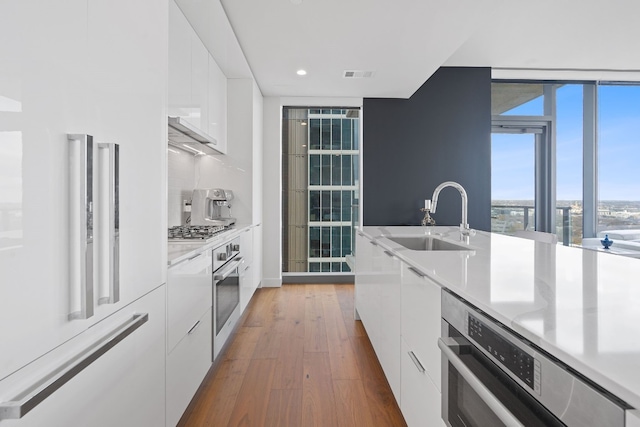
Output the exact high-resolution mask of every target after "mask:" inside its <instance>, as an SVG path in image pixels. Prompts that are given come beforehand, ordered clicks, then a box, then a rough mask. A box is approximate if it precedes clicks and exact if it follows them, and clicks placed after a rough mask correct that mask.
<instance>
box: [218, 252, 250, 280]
mask: <svg viewBox="0 0 640 427" xmlns="http://www.w3.org/2000/svg"><path fill="white" fill-rule="evenodd" d="M243 262H244V259H243V258H242V257H238V258H236V259H235V260H234V261H232V262H231V264H229V267H227V268H225V269H224V271H221V272H219V273H214V275H213V280H224V279H226V278H227V277H229V276H230V275H231V273H233V271H234V270H235V269H236V268H238V267H239V266H240V264H242V263H243Z"/></svg>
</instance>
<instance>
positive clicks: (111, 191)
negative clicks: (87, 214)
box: [97, 143, 120, 304]
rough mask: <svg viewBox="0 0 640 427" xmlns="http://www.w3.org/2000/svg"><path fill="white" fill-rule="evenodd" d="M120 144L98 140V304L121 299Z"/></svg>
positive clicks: (111, 302) (115, 301) (112, 302)
mask: <svg viewBox="0 0 640 427" xmlns="http://www.w3.org/2000/svg"><path fill="white" fill-rule="evenodd" d="M119 171H120V148H119V146H118V144H112V143H99V144H98V173H99V175H98V176H99V178H98V181H99V182H98V187H99V191H98V197H99V200H98V202H99V205H98V209H97V213H98V218H97V219H98V221H97V226H98V234H97V240H98V241H97V243H98V246H97V247H98V255H99V256H98V259H99V264H98V265H99V277H100V282H99V283H100V284H101V286H100V288H101V297H100V298H99V299H98V303H99V304H115V303H117V302H118V301H120V218H119V216H120V206H119V204H120V194H119V191H120V190H119V188H120V182H119V181H120V178H119Z"/></svg>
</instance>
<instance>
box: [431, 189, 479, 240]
mask: <svg viewBox="0 0 640 427" xmlns="http://www.w3.org/2000/svg"><path fill="white" fill-rule="evenodd" d="M446 187H453V188H455V189H456V190H458V192H459V193H460V197H461V198H462V218H461V220H460V232H461V233H462V234H464V235H469V234H473V233H471V231H472V230H471V228H469V224H468V223H467V205H468V198H467V192H466V191H465V189H464V188H463V187H462V185H460V184H458V183H457V182H454V181H445V182H443V183H442V184H440V185H438V186H437V187H436V189H435V190H433V196H432V197H431V206H430V208H429V211H430V212H431V213H436V208H437V206H438V196H440V192H441V191H442V190H443V189H444V188H446Z"/></svg>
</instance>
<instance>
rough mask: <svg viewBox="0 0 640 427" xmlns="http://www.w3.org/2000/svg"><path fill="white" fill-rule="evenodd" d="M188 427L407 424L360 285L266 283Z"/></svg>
mask: <svg viewBox="0 0 640 427" xmlns="http://www.w3.org/2000/svg"><path fill="white" fill-rule="evenodd" d="M220 357H221V358H222V359H221V362H220V363H219V364H218V365H217V367H216V369H215V370H213V371H211V372H210V373H209V374H208V375H207V378H206V379H205V381H204V383H203V384H202V386H201V387H200V389H199V390H198V393H197V394H196V396H195V397H194V399H193V401H192V402H191V404H190V405H189V408H188V409H187V411H186V412H185V414H184V415H183V417H182V419H181V420H180V423H179V424H178V425H179V426H181V427H200V426H215V427H224V426H229V427H236V426H260V427H261V426H273V427H285V426H295V427H298V426H305V427H306V426H318V427H331V426H338V427H342V426H345V427H347V426H366V427H371V426H385V427H387V426H406V423H405V422H404V418H403V417H402V414H401V413H400V409H399V408H398V405H397V404H396V401H395V399H394V397H393V394H392V392H391V388H390V387H389V384H388V383H387V380H386V378H385V377H384V374H383V372H382V368H381V367H380V364H379V363H378V359H377V358H376V355H375V353H374V351H373V348H372V347H371V343H370V342H369V339H368V338H367V335H366V333H365V331H364V328H363V326H362V323H361V322H360V321H356V320H354V319H353V285H283V286H282V288H263V289H258V291H257V292H256V294H255V296H254V297H253V299H252V301H251V303H250V305H249V307H248V308H247V313H246V315H245V316H244V318H243V322H242V324H241V326H240V327H239V328H238V331H237V333H236V335H235V337H234V339H233V341H232V343H231V344H230V346H229V347H228V348H227V351H226V352H225V353H224V354H222V355H220Z"/></svg>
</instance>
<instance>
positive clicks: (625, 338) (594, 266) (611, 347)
mask: <svg viewBox="0 0 640 427" xmlns="http://www.w3.org/2000/svg"><path fill="white" fill-rule="evenodd" d="M360 231H361V232H362V233H363V234H364V235H365V237H368V238H370V239H372V240H375V241H376V242H377V243H378V244H379V245H381V246H383V247H385V248H386V249H388V250H389V251H391V252H393V253H394V254H395V255H397V256H398V258H400V259H402V260H403V261H405V262H407V263H408V264H410V265H411V266H413V267H414V268H417V269H418V270H420V271H421V272H422V273H424V274H426V275H427V276H428V277H429V278H431V279H432V280H433V281H435V282H436V283H438V284H439V285H441V286H443V287H446V288H448V289H449V290H451V291H452V292H454V293H455V294H457V295H459V296H460V297H462V298H464V299H466V300H467V301H469V302H470V303H471V304H473V305H475V306H476V307H478V308H480V309H481V310H484V311H485V312H487V313H488V314H489V315H490V316H492V317H494V318H495V319H497V320H498V321H500V322H502V323H503V324H505V325H507V326H508V327H510V328H511V329H513V330H514V331H516V332H517V333H519V334H520V335H522V336H524V337H525V338H527V339H528V340H530V341H531V342H532V343H534V344H536V345H537V346H538V347H540V348H542V349H544V350H545V351H547V352H548V353H550V354H552V355H553V356H555V357H557V358H558V359H560V360H561V361H563V362H564V363H566V364H567V365H569V366H570V367H572V368H573V369H575V370H576V371H578V372H580V373H581V374H583V375H584V376H585V377H587V378H589V379H591V380H592V381H594V382H595V383H597V384H599V385H600V386H602V387H603V388H605V389H606V390H608V391H610V392H611V393H613V394H615V395H616V396H618V397H619V398H621V399H623V400H625V401H626V402H627V403H629V404H630V405H631V406H633V407H635V408H640V259H634V258H629V257H624V256H619V255H613V254H609V253H603V252H599V251H594V250H584V249H580V248H576V247H567V246H560V245H553V244H547V243H539V242H534V241H532V240H526V239H521V238H517V237H510V236H504V235H500V234H493V233H487V232H477V234H476V235H475V236H472V237H469V238H468V241H467V242H462V241H461V237H460V232H459V231H458V228H457V227H401V226H398V227H373V226H372V227H361V228H360ZM429 234H432V235H437V236H438V237H440V238H442V239H443V240H449V241H451V242H455V243H458V244H462V245H464V246H466V247H467V249H469V250H465V251H415V250H409V249H406V248H405V247H403V246H400V245H399V244H397V243H395V242H393V241H391V240H389V239H387V238H386V237H385V236H421V235H429Z"/></svg>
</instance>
